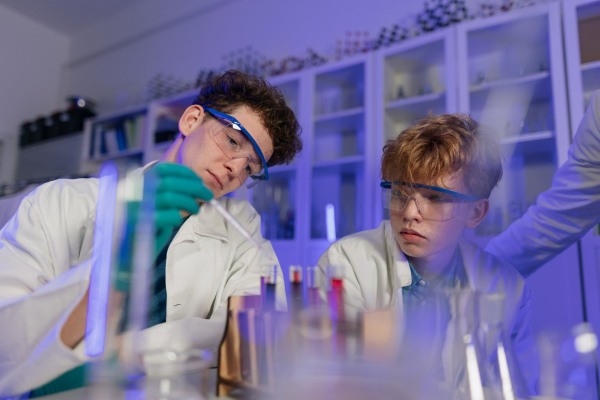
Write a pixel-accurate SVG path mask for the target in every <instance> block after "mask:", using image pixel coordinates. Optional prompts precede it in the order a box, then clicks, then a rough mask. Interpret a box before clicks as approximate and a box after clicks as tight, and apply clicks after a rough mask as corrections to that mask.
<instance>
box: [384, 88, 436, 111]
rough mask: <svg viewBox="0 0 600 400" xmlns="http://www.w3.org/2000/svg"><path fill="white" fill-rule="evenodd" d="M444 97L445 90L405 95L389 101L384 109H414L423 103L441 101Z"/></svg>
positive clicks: (420, 106)
mask: <svg viewBox="0 0 600 400" xmlns="http://www.w3.org/2000/svg"><path fill="white" fill-rule="evenodd" d="M445 97H446V92H440V93H429V94H424V95H421V96H413V97H406V98H402V99H396V100H392V101H389V102H388V103H387V104H386V109H388V110H394V109H396V108H408V109H416V108H417V107H418V108H422V106H423V105H424V104H427V103H433V102H438V101H443V100H444V98H445Z"/></svg>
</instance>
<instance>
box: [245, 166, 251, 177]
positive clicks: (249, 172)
mask: <svg viewBox="0 0 600 400" xmlns="http://www.w3.org/2000/svg"><path fill="white" fill-rule="evenodd" d="M245 171H246V173H247V174H248V175H252V168H251V167H250V164H246V168H245Z"/></svg>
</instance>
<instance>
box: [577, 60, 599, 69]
mask: <svg viewBox="0 0 600 400" xmlns="http://www.w3.org/2000/svg"><path fill="white" fill-rule="evenodd" d="M593 70H600V60H599V61H591V62H588V63H585V64H581V71H582V72H583V71H593Z"/></svg>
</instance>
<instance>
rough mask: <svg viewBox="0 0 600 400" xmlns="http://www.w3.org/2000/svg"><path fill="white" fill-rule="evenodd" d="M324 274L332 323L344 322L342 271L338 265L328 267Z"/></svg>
mask: <svg viewBox="0 0 600 400" xmlns="http://www.w3.org/2000/svg"><path fill="white" fill-rule="evenodd" d="M326 273H327V297H328V301H329V310H330V312H331V318H332V319H333V320H334V321H340V320H344V319H345V315H344V270H343V269H342V267H341V266H339V265H328V266H327V268H326Z"/></svg>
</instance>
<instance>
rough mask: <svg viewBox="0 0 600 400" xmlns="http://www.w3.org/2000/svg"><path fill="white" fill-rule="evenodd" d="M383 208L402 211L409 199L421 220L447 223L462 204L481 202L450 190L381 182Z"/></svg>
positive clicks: (477, 198) (473, 197) (455, 214)
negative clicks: (413, 202)
mask: <svg viewBox="0 0 600 400" xmlns="http://www.w3.org/2000/svg"><path fill="white" fill-rule="evenodd" d="M379 186H381V188H382V191H383V193H382V200H383V207H385V208H387V209H388V210H393V211H404V210H405V208H406V206H407V204H408V203H409V202H410V200H411V199H413V200H414V201H415V204H416V205H417V209H418V210H419V214H421V216H422V217H423V219H427V220H432V221H447V220H449V219H452V218H454V217H456V216H457V215H458V213H459V212H460V210H461V209H462V207H463V204H464V203H467V202H472V201H477V200H481V198H479V197H475V196H469V195H466V194H462V193H458V192H455V191H452V190H448V189H444V188H440V187H436V186H429V185H421V184H418V183H415V184H408V183H405V182H393V183H392V182H386V181H384V182H381V183H380V184H379Z"/></svg>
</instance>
